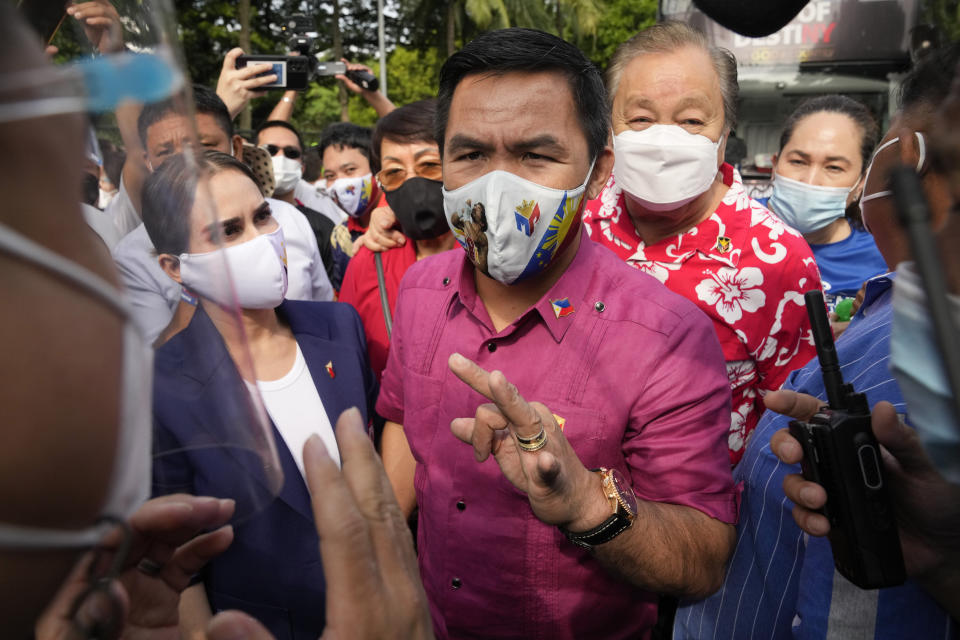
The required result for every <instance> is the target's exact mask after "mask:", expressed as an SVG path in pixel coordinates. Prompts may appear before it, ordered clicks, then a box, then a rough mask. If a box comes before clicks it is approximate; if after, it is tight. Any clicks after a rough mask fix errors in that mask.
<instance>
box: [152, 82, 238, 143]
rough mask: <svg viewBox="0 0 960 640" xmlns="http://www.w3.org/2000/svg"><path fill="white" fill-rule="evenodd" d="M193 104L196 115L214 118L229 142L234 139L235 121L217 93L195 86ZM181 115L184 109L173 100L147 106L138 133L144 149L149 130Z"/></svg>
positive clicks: (199, 85)
mask: <svg viewBox="0 0 960 640" xmlns="http://www.w3.org/2000/svg"><path fill="white" fill-rule="evenodd" d="M193 104H194V109H195V110H196V113H198V114H200V113H206V114H208V115H211V116H213V119H214V120H215V121H216V122H217V124H218V125H220V128H221V129H222V130H223V132H224V133H225V134H227V140H232V139H233V120H232V119H231V118H230V111H229V110H227V105H225V104H224V103H223V100H221V99H220V96H218V95H217V92H216V91H214V90H213V89H210V88H208V87H205V86H203V85H202V84H195V85H193ZM179 114H183V108H182V106H181V105H180V103H179V102H177V101H175V100H174V99H172V98H171V99H169V100H164V101H162V102H154V103H152V104H148V105H146V106H145V107H144V108H143V110H142V111H141V112H140V117H139V118H137V133H139V134H140V143H141V144H142V145H143V146H144V148H146V146H147V129H149V128H150V127H151V126H152V125H153V124H154V123H156V122H159V121H160V120H163V119H164V118H166V117H168V116H170V115H179Z"/></svg>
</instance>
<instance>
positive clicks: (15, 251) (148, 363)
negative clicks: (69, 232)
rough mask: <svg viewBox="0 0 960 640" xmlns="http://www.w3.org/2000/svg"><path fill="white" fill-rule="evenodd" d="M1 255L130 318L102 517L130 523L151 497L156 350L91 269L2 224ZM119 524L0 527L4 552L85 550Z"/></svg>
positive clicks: (119, 294) (119, 298)
mask: <svg viewBox="0 0 960 640" xmlns="http://www.w3.org/2000/svg"><path fill="white" fill-rule="evenodd" d="M0 252H3V253H6V254H8V255H13V256H17V257H19V258H20V259H22V260H24V261H25V262H28V263H30V264H33V265H37V266H38V267H39V268H41V269H43V270H45V271H46V272H48V273H50V274H53V275H54V276H56V277H57V278H58V279H60V280H63V281H65V282H69V283H70V284H71V286H73V287H76V288H77V289H79V290H82V291H84V292H85V293H87V294H90V295H91V296H92V297H94V298H96V299H97V300H98V302H101V303H103V304H105V305H107V306H109V307H111V308H112V309H113V310H115V311H116V312H117V313H119V314H120V315H122V316H123V317H124V318H125V323H124V331H123V364H122V367H123V368H122V370H121V385H122V386H121V395H120V399H119V402H120V414H119V418H120V425H119V428H118V430H117V444H116V455H115V456H114V462H113V473H112V474H111V475H110V485H109V488H108V489H107V498H106V501H105V502H104V505H103V508H102V509H101V513H103V514H104V516H110V517H112V518H115V519H120V520H126V519H127V518H129V517H130V516H131V515H132V514H133V512H134V511H136V509H137V508H139V507H140V505H141V504H143V503H144V502H145V501H146V500H147V498H149V497H150V442H151V436H152V424H153V423H152V419H151V415H150V407H151V398H152V394H153V384H152V379H153V350H152V349H150V347H149V346H148V345H147V344H146V343H145V340H144V338H143V336H142V335H141V334H140V332H139V331H138V330H137V329H136V327H135V325H134V323H133V319H132V316H131V313H130V310H129V308H128V307H127V305H126V304H125V303H124V302H123V293H122V292H120V291H118V290H117V289H116V288H114V287H113V286H111V285H110V284H108V283H106V282H105V281H104V280H103V279H102V278H100V276H98V275H96V274H94V273H92V272H90V271H89V270H87V269H86V268H85V267H83V266H81V265H78V264H77V263H75V262H72V261H70V260H67V259H66V258H64V257H63V256H61V255H59V254H57V253H54V252H52V251H50V250H49V249H47V248H46V247H42V246H40V245H39V244H37V243H35V242H33V241H32V240H30V239H29V238H27V237H25V236H22V235H20V234H19V233H17V232H16V231H14V230H12V229H10V228H8V227H6V226H4V225H0ZM114 526H116V525H115V523H113V522H108V521H104V522H103V523H102V524H98V525H94V526H91V527H89V528H87V529H69V530H68V529H51V528H38V527H25V526H21V525H14V524H6V523H0V549H47V548H76V549H82V548H86V547H92V546H94V545H96V544H97V543H98V542H99V541H100V539H101V538H102V537H103V535H104V534H105V533H106V532H107V531H108V530H110V529H111V528H113V527H114Z"/></svg>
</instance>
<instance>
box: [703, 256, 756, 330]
mask: <svg viewBox="0 0 960 640" xmlns="http://www.w3.org/2000/svg"><path fill="white" fill-rule="evenodd" d="M705 273H706V274H707V275H708V276H709V277H708V278H706V279H705V280H702V281H701V282H700V284H698V285H697V287H696V292H697V297H698V298H699V299H700V300H702V301H704V302H706V303H707V304H709V305H716V307H717V313H718V314H720V317H721V318H723V320H724V322H726V323H727V324H730V325H732V324H736V323H737V322H738V321H739V320H740V318H742V317H743V312H744V311H746V312H747V313H754V312H756V311H757V310H758V309H759V308H760V307H762V306H763V305H764V304H765V303H766V301H767V297H766V295H765V294H764V293H763V291H761V290H760V288H759V287H760V285H762V284H763V272H762V271H760V269H758V268H756V267H744V268H743V269H740V270H739V271H738V270H737V269H721V270H720V271H718V272H717V273H714V272H713V271H710V270H707V271H706V272H705Z"/></svg>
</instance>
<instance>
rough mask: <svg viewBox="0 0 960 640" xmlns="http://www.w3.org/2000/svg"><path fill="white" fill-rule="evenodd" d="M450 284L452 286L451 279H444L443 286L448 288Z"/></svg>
mask: <svg viewBox="0 0 960 640" xmlns="http://www.w3.org/2000/svg"><path fill="white" fill-rule="evenodd" d="M448 284H450V278H444V279H443V286H447V285H448Z"/></svg>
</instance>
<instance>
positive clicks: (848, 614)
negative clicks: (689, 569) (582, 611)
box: [673, 275, 960, 640]
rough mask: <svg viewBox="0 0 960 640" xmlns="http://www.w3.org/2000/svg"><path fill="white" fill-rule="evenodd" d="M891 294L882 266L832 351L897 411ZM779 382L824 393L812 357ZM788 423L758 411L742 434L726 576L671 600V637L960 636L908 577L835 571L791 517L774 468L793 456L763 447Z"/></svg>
mask: <svg viewBox="0 0 960 640" xmlns="http://www.w3.org/2000/svg"><path fill="white" fill-rule="evenodd" d="M891 298H892V280H891V276H889V275H887V276H879V277H877V278H874V279H873V280H871V281H870V283H869V284H868V286H867V292H866V297H865V299H864V304H863V306H862V307H861V309H860V310H859V311H858V313H857V315H856V316H855V317H854V320H853V322H851V323H850V326H849V327H848V328H847V330H846V332H845V333H844V334H843V335H842V336H841V337H840V339H839V340H837V354H838V356H839V359H840V363H841V370H842V372H843V377H844V380H845V381H846V382H849V383H852V384H853V386H854V388H855V389H856V390H857V391H861V392H863V393H866V395H867V400H868V402H869V404H870V406H873V405H874V404H876V403H877V402H879V401H881V400H886V401H888V402H891V403H892V404H893V406H894V407H895V408H896V409H897V411H898V412H899V413H905V404H904V401H903V397H902V396H901V394H900V389H899V388H898V387H897V383H896V382H895V381H894V379H893V377H892V376H891V374H890V372H889V369H888V361H889V358H890V328H891V322H892V311H893V308H892V304H891ZM783 388H784V389H793V390H796V391H801V392H804V393H808V394H810V395H813V396H816V397H817V398H820V399H821V400H824V401H825V398H826V392H825V389H824V385H823V379H822V377H821V375H820V367H819V364H818V362H817V360H816V359H814V360H812V361H811V362H810V363H809V364H808V365H807V366H805V367H804V368H802V369H800V370H798V371H794V372H793V373H792V374H791V375H790V377H789V378H788V379H787V382H786V383H784V385H783ZM788 423H789V418H786V417H784V416H781V415H779V414H776V413H774V412H772V411H767V412H766V413H765V414H764V415H763V417H762V418H761V419H760V423H759V424H758V425H757V428H756V430H755V431H754V433H753V435H752V437H751V438H750V441H749V442H748V444H747V450H746V452H745V453H744V456H743V459H742V460H741V461H740V464H739V465H737V468H736V469H735V470H734V477H735V479H736V481H737V482H741V481H742V482H743V483H744V490H743V496H742V502H741V505H740V521H739V523H738V524H737V544H736V548H735V550H734V552H733V556H732V558H731V560H730V564H729V566H728V567H727V577H726V580H725V581H724V584H723V587H722V588H721V589H720V590H719V591H718V592H717V593H715V594H713V595H712V596H711V597H709V598H707V599H705V600H702V601H700V602H693V603H684V604H682V605H681V607H680V609H679V610H678V611H677V617H676V620H675V623H674V636H673V637H674V640H687V639H697V640H711V639H713V640H719V639H724V638H730V639H736V640H749V639H753V638H757V639H760V638H763V639H767V638H771V639H774V638H775V639H777V640H779V639H794V638H799V639H803V640H833V639H840V638H842V639H844V640H851V639H853V640H861V639H863V640H888V639H889V640H894V639H896V640H901V639H905V638H911V639H912V638H923V639H927V638H931V639H933V638H948V639H949V638H960V632H958V630H957V625H956V624H954V623H952V622H951V620H950V616H949V615H947V613H946V612H945V611H944V610H943V609H941V608H940V607H939V606H938V605H937V604H936V602H934V600H933V599H932V598H930V597H929V596H928V595H926V593H925V592H924V591H922V590H921V589H920V588H919V587H918V586H917V585H916V584H915V583H913V582H912V581H908V582H907V583H906V584H904V585H902V586H900V587H894V588H890V589H880V590H872V591H864V590H861V589H860V588H858V587H856V586H854V585H853V584H851V583H850V582H848V581H847V580H846V578H844V577H843V576H841V575H840V574H839V573H837V572H836V571H835V569H834V566H833V555H832V553H831V550H830V543H829V541H828V540H827V539H826V538H813V537H810V536H808V535H806V534H805V533H803V531H801V530H800V528H799V527H797V525H796V524H795V523H794V521H793V516H792V515H791V509H792V508H793V503H792V502H791V501H790V500H788V499H787V497H786V496H785V495H784V493H783V478H784V476H786V475H788V474H791V473H799V472H800V468H799V465H786V464H783V463H781V462H780V461H779V460H778V459H777V457H776V456H775V455H774V454H773V453H772V452H771V451H770V437H771V436H772V435H773V434H774V433H775V432H776V431H777V430H779V429H782V428H784V427H786V426H787V424H788Z"/></svg>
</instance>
